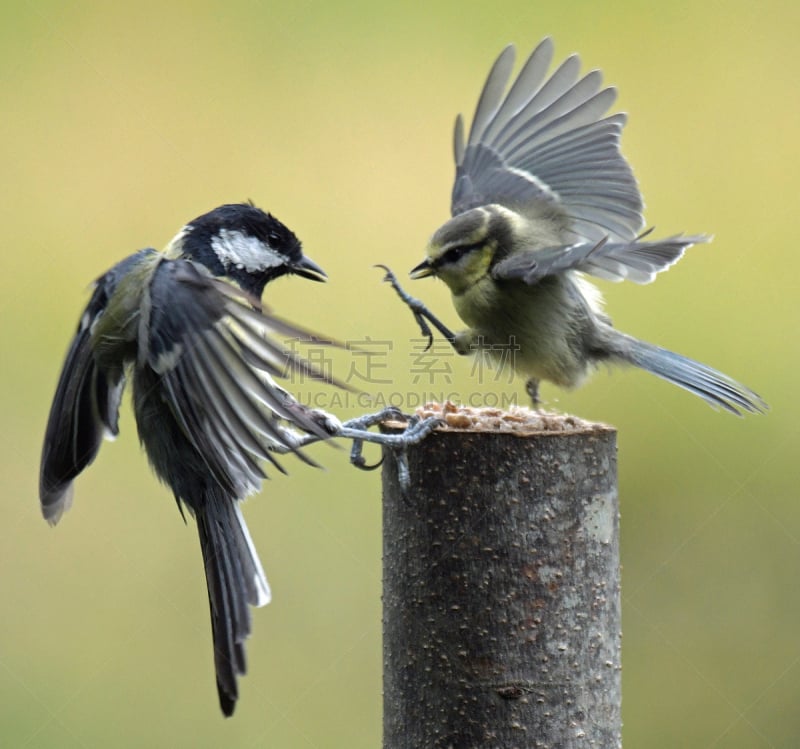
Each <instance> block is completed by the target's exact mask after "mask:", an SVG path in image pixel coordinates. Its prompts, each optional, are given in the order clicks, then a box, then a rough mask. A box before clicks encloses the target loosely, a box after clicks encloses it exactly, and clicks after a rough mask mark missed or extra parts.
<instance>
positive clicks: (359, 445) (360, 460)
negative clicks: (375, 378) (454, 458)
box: [292, 408, 442, 489]
mask: <svg viewBox="0 0 800 749" xmlns="http://www.w3.org/2000/svg"><path fill="white" fill-rule="evenodd" d="M391 420H396V421H405V422H406V424H407V426H406V428H405V429H404V430H403V431H402V432H400V433H399V434H382V433H380V432H370V431H369V429H370V427H373V426H375V425H377V424H380V423H382V422H384V421H391ZM441 423H442V421H441V419H438V418H436V417H430V418H427V419H420V418H419V417H417V416H406V415H404V414H403V413H402V412H401V411H400V410H399V409H397V408H385V409H383V410H382V411H378V412H376V413H372V414H365V415H364V416H358V417H356V418H354V419H350V420H349V421H345V422H344V423H343V424H341V425H339V426H338V427H337V428H336V430H335V432H334V433H333V434H332V436H333V437H340V438H343V439H349V440H352V441H353V446H352V448H351V449H350V462H351V463H352V464H353V465H354V466H355V467H356V468H360V469H361V470H364V471H373V470H375V469H376V468H378V467H379V466H380V465H381V463H382V462H383V459H381V461H379V462H378V463H377V464H375V465H368V464H367V462H366V460H365V459H364V456H363V454H362V451H363V449H364V443H365V442H370V443H372V444H376V445H381V446H382V447H388V448H390V449H392V450H394V452H395V456H396V458H397V465H398V474H399V476H398V478H399V481H400V486H401V487H403V488H404V489H405V488H407V487H408V485H409V482H410V478H409V472H408V460H407V458H406V450H407V449H408V448H409V447H410V446H411V445H416V444H417V443H418V442H421V441H422V440H423V439H425V437H427V436H428V435H429V434H430V433H431V432H432V431H433V430H434V429H435V428H436V427H437V426H439V425H440V424H441ZM321 439H322V438H320V437H319V436H318V435H316V434H307V435H303V436H302V437H300V439H299V440H297V441H296V442H295V443H294V444H293V445H292V449H298V448H302V447H305V446H306V445H311V444H313V443H314V442H319V441H321Z"/></svg>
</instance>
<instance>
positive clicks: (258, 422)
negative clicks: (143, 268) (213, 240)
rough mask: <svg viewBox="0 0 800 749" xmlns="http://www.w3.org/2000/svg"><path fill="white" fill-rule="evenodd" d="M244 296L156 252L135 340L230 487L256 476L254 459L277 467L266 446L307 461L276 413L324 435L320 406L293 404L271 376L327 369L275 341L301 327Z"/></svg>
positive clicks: (317, 375) (188, 432)
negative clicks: (141, 332)
mask: <svg viewBox="0 0 800 749" xmlns="http://www.w3.org/2000/svg"><path fill="white" fill-rule="evenodd" d="M250 301H252V300H249V299H248V297H247V296H246V295H245V294H243V292H241V291H240V290H239V289H238V288H236V287H234V286H232V285H230V284H228V283H225V282H223V281H218V280H216V279H213V278H211V277H210V276H208V275H207V274H206V273H204V272H203V271H201V270H200V269H199V268H198V266H197V265H196V264H194V263H192V262H190V261H187V260H165V261H164V262H162V263H161V264H160V265H159V267H158V268H157V269H156V270H155V272H154V274H153V278H152V280H151V282H150V284H149V302H148V304H147V305H146V306H147V308H148V309H149V320H147V321H146V324H145V325H144V329H145V330H146V331H147V336H148V339H147V342H146V345H144V346H142V345H141V343H140V349H139V358H138V361H137V365H136V366H137V370H138V369H139V368H142V367H145V366H146V367H148V368H149V369H150V370H152V371H153V372H154V373H155V374H156V375H158V378H159V380H158V383H159V385H158V386H159V387H160V388H161V391H162V398H163V400H164V401H165V402H166V404H167V406H168V407H169V409H170V410H171V412H172V414H173V415H174V417H175V419H176V421H177V423H178V424H179V425H180V427H181V431H182V432H183V434H184V436H185V437H186V438H187V439H188V441H189V442H190V443H191V444H192V445H193V446H194V448H195V449H196V450H197V452H198V453H199V454H200V455H201V456H202V458H203V460H204V462H205V464H206V466H207V468H208V470H209V471H210V473H211V475H212V476H213V477H214V478H215V480H216V481H217V483H218V484H219V485H220V486H221V487H222V488H223V489H224V490H225V491H226V492H228V493H229V495H230V496H231V497H243V496H245V495H246V494H249V493H250V492H252V491H254V490H256V489H257V488H258V487H259V486H260V482H261V479H262V478H264V473H263V471H262V469H261V467H260V466H259V464H258V462H257V461H258V460H268V461H270V462H272V463H273V464H275V465H276V466H277V467H278V468H279V470H282V469H281V468H280V466H279V465H278V463H277V461H276V460H275V458H274V456H273V451H274V450H278V451H279V452H287V451H293V452H296V453H297V454H298V456H299V457H301V458H302V459H304V460H305V461H306V462H309V463H313V462H312V461H311V460H310V459H309V458H307V457H306V456H304V455H303V454H302V453H301V452H299V451H295V450H294V449H293V446H292V444H291V441H290V440H289V439H288V438H287V434H286V432H285V431H283V428H282V427H281V425H280V424H279V423H278V419H283V420H286V421H287V422H289V423H290V424H292V425H293V426H297V427H299V428H300V429H302V430H304V431H306V432H309V433H311V434H314V435H316V436H318V437H320V438H326V437H330V436H331V433H330V432H329V431H327V430H326V426H325V424H323V423H321V420H320V418H319V412H315V411H312V410H311V409H306V408H303V407H299V404H298V403H297V401H296V400H295V399H294V398H293V396H291V395H290V394H289V393H288V392H287V391H286V390H284V389H283V388H282V387H280V386H279V385H278V384H277V383H276V382H275V381H274V379H273V376H287V374H288V373H291V372H299V373H302V374H303V375H304V376H307V377H312V378H314V379H327V378H326V377H325V375H324V374H323V373H322V372H320V371H319V370H318V369H316V368H315V367H314V366H313V365H311V364H309V363H308V362H307V361H305V360H304V359H302V358H301V357H299V356H297V355H295V354H293V353H292V352H289V351H287V350H286V348H285V347H284V346H283V345H282V344H281V342H280V337H286V338H289V337H300V338H302V337H304V336H308V333H307V332H306V331H303V330H301V329H300V328H296V327H294V326H292V325H291V324H289V323H287V322H285V321H283V320H280V319H278V318H275V317H272V316H270V315H269V314H265V313H263V312H261V311H258V310H254V309H253V308H252V306H251V305H250V303H249V302H250ZM316 340H318V341H319V340H320V339H316ZM320 342H322V341H320ZM137 397H138V396H137ZM276 417H277V418H276Z"/></svg>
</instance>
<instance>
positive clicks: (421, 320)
mask: <svg viewBox="0 0 800 749" xmlns="http://www.w3.org/2000/svg"><path fill="white" fill-rule="evenodd" d="M375 267H376V268H380V269H382V270H383V271H385V272H386V275H385V276H384V277H383V280H384V281H385V282H386V283H389V284H391V286H392V288H393V289H394V290H395V291H396V292H397V296H399V297H400V299H402V300H403V302H404V303H405V305H406V306H407V307H408V308H409V309H410V310H411V312H412V314H413V315H414V319H415V320H416V322H417V325H419V329H420V332H421V333H422V335H424V336H425V337H426V338H427V339H428V345H427V346H426V347H425V350H426V351H427V350H428V349H429V348H430V347H431V345H432V344H433V332H432V331H431V328H430V325H428V323H430V324H431V325H433V327H434V328H436V330H438V331H439V332H440V333H441V334H442V335H443V336H444V337H445V338H446V339H447V341H448V342H449V343H450V344H451V345H452V346H453V347H454V348H455V340H456V335H455V333H453V331H452V330H450V328H448V327H447V326H446V325H445V324H444V323H443V322H442V321H441V320H439V318H438V317H436V316H435V315H434V314H433V313H432V312H431V311H430V310H429V309H428V308H427V306H426V305H425V304H424V302H421V301H420V300H419V299H415V298H414V297H413V296H411V295H410V294H408V293H407V292H406V291H405V290H404V289H403V287H402V286H400V284H399V283H398V281H397V278H396V277H395V275H394V273H392V271H391V270H390V269H389V268H388V267H387V266H385V265H376V266H375ZM456 350H458V349H456ZM459 353H461V352H459Z"/></svg>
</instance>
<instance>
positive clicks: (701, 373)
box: [382, 38, 766, 414]
mask: <svg viewBox="0 0 800 749" xmlns="http://www.w3.org/2000/svg"><path fill="white" fill-rule="evenodd" d="M552 57H553V43H552V41H551V40H550V39H549V38H546V39H544V40H543V41H542V42H541V43H540V44H539V45H538V46H537V47H536V49H534V51H533V53H532V54H531V55H530V57H529V58H528V60H527V62H526V63H525V64H524V66H523V67H522V70H521V71H520V73H519V75H518V76H517V78H516V80H515V81H514V83H513V85H511V87H510V89H509V90H508V92H507V93H506V87H507V84H508V81H509V79H510V76H511V71H512V68H513V65H514V47H513V46H508V47H506V49H504V50H503V52H502V53H501V54H500V56H499V58H498V59H497V61H496V62H495V64H494V66H493V67H492V69H491V72H490V73H489V77H488V78H487V80H486V83H485V85H484V87H483V91H482V93H481V96H480V99H479V101H478V105H477V109H476V111H475V116H474V118H473V121H472V127H471V129H470V133H469V138H468V140H467V141H466V143H465V141H464V123H463V120H462V118H461V115H459V116H458V118H457V119H456V126H455V136H454V151H455V162H456V177H455V184H454V186H453V192H452V204H451V212H452V216H453V218H451V219H450V220H449V221H447V223H445V224H444V225H443V226H442V227H440V228H439V229H438V230H437V231H436V232H435V233H434V235H433V237H432V238H431V240H430V243H429V245H428V248H427V257H426V259H425V260H423V261H422V262H421V263H420V264H419V265H417V266H416V267H415V268H414V269H413V270H412V271H411V277H412V278H415V279H416V278H424V277H426V276H435V277H437V278H440V279H442V280H443V281H444V282H445V283H446V284H447V286H448V287H449V288H450V291H451V292H452V297H453V303H454V305H455V308H456V311H457V312H458V315H459V316H460V317H461V319H462V320H463V321H464V322H465V323H466V324H467V325H468V326H469V327H468V329H467V330H465V331H463V332H460V333H458V334H454V333H452V332H451V331H450V330H449V329H448V328H447V326H445V325H444V324H443V323H441V322H440V321H439V320H438V319H437V318H435V317H434V316H433V315H432V314H431V313H430V311H429V310H428V309H427V308H426V307H425V306H424V305H423V304H422V303H421V302H420V301H419V300H416V299H413V298H412V297H410V296H409V295H408V294H406V293H405V292H404V291H403V290H402V288H401V287H400V286H399V284H398V283H397V280H396V279H395V277H394V276H393V274H392V273H391V271H389V270H388V269H386V268H385V266H382V267H384V269H385V270H387V276H386V280H387V281H390V282H391V283H392V285H393V286H394V288H395V290H396V291H397V292H398V293H399V294H400V296H401V298H403V300H404V301H405V302H406V303H407V304H408V305H409V306H411V308H412V311H413V312H414V315H415V317H416V319H417V322H418V323H419V324H420V326H421V328H422V331H423V333H424V334H426V335H428V336H430V328H429V326H428V325H427V323H426V321H429V322H431V323H432V324H433V325H434V326H435V327H436V328H437V329H438V330H439V331H440V332H441V333H442V334H443V335H444V336H445V337H446V338H447V339H448V340H449V341H450V342H451V343H452V344H453V346H454V348H455V349H456V351H457V352H458V353H460V354H467V353H471V352H478V351H481V350H483V351H485V352H487V353H488V354H489V355H490V356H492V357H494V358H495V359H497V358H499V357H502V362H505V363H508V362H513V366H514V368H515V370H516V371H517V373H519V374H521V375H523V376H525V377H527V378H528V382H527V389H528V392H529V393H530V395H531V397H532V399H533V401H534V404H538V385H539V381H540V380H547V381H550V382H553V383H555V384H556V385H559V386H561V387H566V388H573V387H576V386H578V385H580V384H581V383H582V382H583V381H584V380H585V379H586V377H587V375H588V374H589V373H590V372H591V371H592V370H593V369H594V368H595V366H596V365H597V364H598V363H601V362H608V363H622V364H632V365H634V366H636V367H640V368H642V369H646V370H647V371H649V372H652V373H653V374H655V375H657V376H659V377H662V378H663V379H665V380H668V381H669V382H672V383H674V384H676V385H678V386H680V387H682V388H685V389H686V390H688V391H689V392H692V393H694V394H695V395H698V396H700V397H701V398H703V399H704V400H706V401H707V402H708V403H710V404H711V405H712V406H716V407H722V408H724V409H726V410H728V411H731V412H733V413H735V414H741V412H743V411H748V412H760V411H763V410H764V409H765V408H766V404H765V403H764V401H763V400H762V399H761V398H760V397H759V396H758V395H757V394H756V393H754V392H753V391H752V390H750V389H748V388H746V387H744V386H743V385H741V384H740V383H738V382H736V381H734V380H732V379H731V378H730V377H728V376H727V375H724V374H722V373H721V372H718V371H716V370H714V369H712V368H711V367H708V366H706V365H704V364H700V363H699V362H696V361H693V360H691V359H688V358H686V357H684V356H681V355H679V354H676V353H673V352H671V351H667V350H666V349H663V348H660V347H658V346H654V345H652V344H650V343H645V342H644V341H639V340H637V339H636V338H633V337H631V336H629V335H626V334H624V333H621V332H619V331H617V330H615V329H614V328H613V327H612V325H611V319H610V318H609V317H608V316H607V315H606V314H604V313H603V311H602V308H601V302H602V300H601V296H600V292H599V291H598V290H597V289H596V287H594V286H593V285H592V284H590V283H589V282H588V281H587V280H586V279H585V278H584V277H583V275H582V274H583V273H588V274H590V275H593V276H597V277H598V278H603V279H608V280H612V281H621V280H625V279H628V280H631V281H633V282H634V283H639V284H645V283H649V282H651V281H652V280H653V279H654V278H655V276H656V274H657V273H659V272H661V271H663V270H666V269H667V268H669V267H670V266H671V265H673V264H674V263H676V262H677V261H678V260H679V259H680V258H681V257H682V256H683V253H684V251H685V250H686V249H687V248H688V247H690V246H691V245H693V244H696V243H698V242H706V241H708V240H709V238H708V237H706V236H703V235H693V236H682V235H675V236H672V237H669V238H667V239H663V240H658V241H651V240H646V239H645V238H644V237H645V236H646V234H647V233H649V232H647V233H645V234H642V233H641V232H642V228H643V226H644V223H643V217H642V209H643V203H642V198H641V195H640V192H639V187H638V185H637V183H636V179H635V178H634V176H633V172H632V171H631V168H630V166H629V164H628V162H627V161H626V159H625V158H624V156H623V155H622V154H621V152H620V148H619V140H620V134H621V132H622V128H623V126H624V124H625V121H626V116H625V114H623V113H617V114H612V115H608V116H607V115H606V112H607V110H608V109H609V107H610V106H611V105H612V104H613V102H614V100H615V98H616V90H615V89H613V88H603V87H602V76H601V73H600V71H598V70H594V71H592V72H590V73H588V74H587V75H585V76H583V77H579V69H580V60H579V58H578V56H577V55H571V56H570V57H568V58H567V59H566V60H565V61H564V62H563V63H561V65H559V66H558V68H557V69H556V70H555V72H554V73H552V74H551V75H550V76H549V77H548V75H547V71H548V69H549V67H550V63H551V60H552Z"/></svg>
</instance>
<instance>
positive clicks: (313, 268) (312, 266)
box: [292, 257, 328, 281]
mask: <svg viewBox="0 0 800 749" xmlns="http://www.w3.org/2000/svg"><path fill="white" fill-rule="evenodd" d="M292 273H294V274H295V275H297V276H302V277H303V278H307V279H309V280H310V281H327V280H328V275H327V273H325V271H324V270H322V268H320V267H319V266H318V265H317V264H316V263H315V262H314V261H313V260H309V259H308V258H307V257H304V258H303V259H302V260H300V261H299V262H297V263H295V264H294V265H293V266H292Z"/></svg>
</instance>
